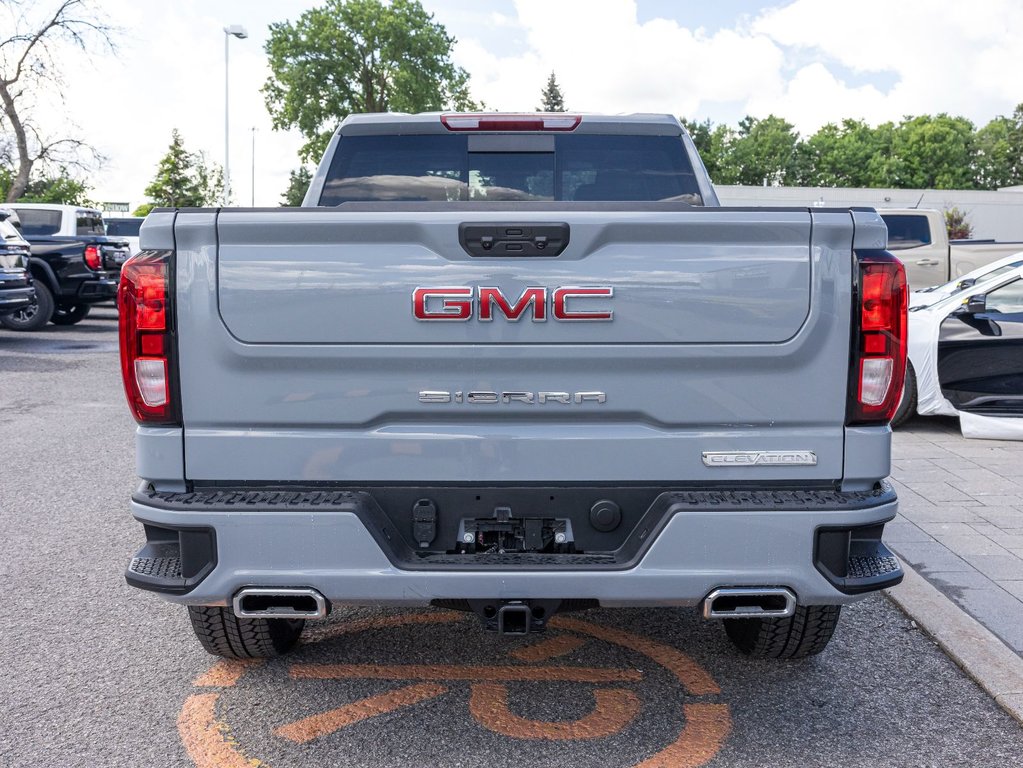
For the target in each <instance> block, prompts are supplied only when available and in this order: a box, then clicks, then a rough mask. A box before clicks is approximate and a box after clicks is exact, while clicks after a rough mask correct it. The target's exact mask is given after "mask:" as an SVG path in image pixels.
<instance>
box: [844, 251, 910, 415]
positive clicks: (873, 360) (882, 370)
mask: <svg viewBox="0 0 1023 768" xmlns="http://www.w3.org/2000/svg"><path fill="white" fill-rule="evenodd" d="M856 257H857V259H856V263H857V268H858V270H859V273H858V275H857V280H858V285H857V290H856V295H857V302H856V304H857V305H856V307H855V308H854V310H853V322H854V324H855V330H854V340H853V344H854V348H853V355H852V370H851V371H850V374H851V376H850V387H849V409H848V419H847V421H848V423H850V424H877V423H882V424H884V423H887V422H889V421H891V419H892V417H893V416H894V415H895V411H896V410H898V407H899V401H900V399H901V398H902V386H903V382H904V379H905V376H906V328H907V319H906V307H907V302H908V298H907V296H908V294H907V290H906V271H905V268H904V267H903V266H902V262H901V261H899V260H898V259H897V258H895V257H894V256H892V255H891V254H890V253H888V252H887V251H869V252H866V253H864V252H862V251H861V252H858V253H857V254H856Z"/></svg>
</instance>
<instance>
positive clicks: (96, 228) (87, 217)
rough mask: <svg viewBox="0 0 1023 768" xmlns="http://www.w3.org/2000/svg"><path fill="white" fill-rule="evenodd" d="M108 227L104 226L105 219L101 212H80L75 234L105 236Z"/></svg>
mask: <svg viewBox="0 0 1023 768" xmlns="http://www.w3.org/2000/svg"><path fill="white" fill-rule="evenodd" d="M106 233H107V230H106V227H105V226H104V225H103V217H102V216H101V215H100V214H99V211H78V217H77V222H76V226H75V234H77V235H105V234H106Z"/></svg>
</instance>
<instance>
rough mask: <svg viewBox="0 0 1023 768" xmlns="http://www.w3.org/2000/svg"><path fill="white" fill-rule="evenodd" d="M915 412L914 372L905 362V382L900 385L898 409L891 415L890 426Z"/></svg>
mask: <svg viewBox="0 0 1023 768" xmlns="http://www.w3.org/2000/svg"><path fill="white" fill-rule="evenodd" d="M915 413H916V374H915V373H914V372H913V366H912V365H909V364H908V363H907V364H906V383H905V384H903V385H902V400H900V401H899V409H898V410H897V411H896V412H895V416H893V417H892V428H895V427H898V426H900V425H902V424H903V423H904V422H905V421H906V420H907V419H909V417H910V416H913V415H914V414H915Z"/></svg>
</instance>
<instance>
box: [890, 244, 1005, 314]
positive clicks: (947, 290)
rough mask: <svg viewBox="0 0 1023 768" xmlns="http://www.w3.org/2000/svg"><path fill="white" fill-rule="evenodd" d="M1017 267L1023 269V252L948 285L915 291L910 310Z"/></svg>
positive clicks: (969, 273) (974, 271)
mask: <svg viewBox="0 0 1023 768" xmlns="http://www.w3.org/2000/svg"><path fill="white" fill-rule="evenodd" d="M1015 267H1023V251H1019V252H1018V253H1013V254H1011V255H1009V256H1004V257H1002V258H1000V259H998V260H997V261H992V262H991V263H990V264H985V265H984V266H982V267H977V269H975V270H973V271H972V272H967V273H966V274H965V275H963V276H962V277H957V278H956V279H955V280H950V281H948V282H947V283H942V284H941V285H935V286H931V287H930V288H923V289H921V290H919V291H913V292H912V293H910V294H909V308H910V309H913V308H914V307H920V306H930V305H932V304H936V303H937V302H939V301H941V300H942V299H945V298H948V297H949V296H951V295H952V294H954V293H959V292H960V291H962V290H965V289H966V288H969V287H970V286H973V285H976V284H977V283H981V282H984V281H985V280H990V279H991V278H993V277H998V276H999V275H1002V274H1005V273H1006V272H1009V271H1011V270H1012V269H1014V268H1015Z"/></svg>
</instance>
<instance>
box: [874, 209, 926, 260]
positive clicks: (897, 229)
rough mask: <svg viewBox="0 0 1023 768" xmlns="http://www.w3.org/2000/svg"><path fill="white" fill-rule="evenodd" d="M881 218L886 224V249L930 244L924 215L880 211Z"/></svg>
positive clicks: (895, 249) (894, 249)
mask: <svg viewBox="0 0 1023 768" xmlns="http://www.w3.org/2000/svg"><path fill="white" fill-rule="evenodd" d="M881 218H882V219H884V223H885V224H887V225H888V250H890V251H900V250H903V249H905V248H919V247H920V246H921V245H930V244H931V227H930V225H929V224H928V223H927V217H926V216H922V215H918V214H898V213H882V214H881Z"/></svg>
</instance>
